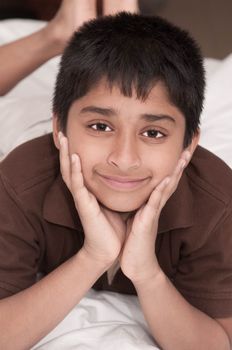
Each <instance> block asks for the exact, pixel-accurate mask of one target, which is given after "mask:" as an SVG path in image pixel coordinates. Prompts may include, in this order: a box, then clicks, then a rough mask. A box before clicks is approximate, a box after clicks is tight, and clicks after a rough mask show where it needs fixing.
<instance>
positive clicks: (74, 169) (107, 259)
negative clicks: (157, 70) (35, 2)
mask: <svg viewBox="0 0 232 350" xmlns="http://www.w3.org/2000/svg"><path fill="white" fill-rule="evenodd" d="M147 115H149V116H151V115H153V117H152V118H151V117H149V118H148V117H146V118H145V117H144V116H147ZM154 116H156V117H155V118H154ZM157 116H158V118H157ZM164 116H165V117H164ZM160 117H162V118H160ZM148 119H149V120H148ZM154 119H156V120H154ZM53 121H54V141H55V144H56V146H57V148H58V149H59V151H60V166H61V173H62V176H63V179H64V182H65V183H66V185H67V187H68V188H69V190H70V192H71V193H72V195H73V198H74V201H75V204H76V209H77V212H78V214H79V217H80V219H81V222H82V225H83V228H84V232H85V241H84V245H83V247H82V249H81V251H80V253H82V254H83V256H84V257H85V259H86V260H87V261H88V262H94V263H95V264H98V265H99V264H100V266H105V268H106V269H107V270H109V268H112V267H113V268H114V266H115V264H117V262H119V265H120V267H121V269H122V271H123V273H124V274H125V275H126V276H127V277H128V278H129V279H131V281H132V283H133V284H134V286H135V288H136V291H137V295H138V299H139V301H140V304H141V308H142V311H143V313H144V316H145V318H146V320H147V323H148V325H149V327H150V330H151V334H152V335H153V336H154V338H155V339H156V341H157V342H158V343H159V344H160V346H161V347H162V348H163V349H165V350H169V349H172V350H173V349H178V350H181V349H183V350H184V349H186V348H188V349H189V350H191V349H192V350H194V349H196V348H199V349H205V348H210V349H212V350H213V349H215V350H216V349H218V348H220V349H225V350H229V349H230V348H231V335H230V334H231V319H215V320H214V319H212V318H210V317H208V316H207V315H206V314H204V313H203V312H201V311H200V310H198V309H196V308H194V307H193V306H192V305H190V304H189V303H188V302H187V301H186V300H185V299H184V298H183V297H182V296H181V294H180V293H179V292H178V291H177V290H176V288H174V286H173V285H172V284H171V283H170V281H169V280H168V279H167V277H166V276H165V274H164V273H163V271H162V270H161V268H160V266H159V264H158V261H157V259H156V256H155V254H154V245H155V241H156V236H157V227H158V221H159V217H160V213H161V210H162V208H163V207H164V205H165V204H166V202H167V201H168V199H169V198H170V196H171V195H172V194H173V192H174V191H175V190H176V188H177V186H178V183H179V180H180V178H181V176H182V173H183V171H184V168H185V167H186V166H187V164H188V162H189V161H190V159H191V157H192V155H193V153H194V150H195V148H196V146H197V144H198V140H199V133H197V134H195V135H194V137H193V139H192V142H191V143H190V145H189V146H188V147H187V148H186V149H183V140H184V133H185V119H184V116H183V115H182V113H181V112H180V111H179V110H178V108H177V107H175V106H174V105H173V104H172V103H171V102H170V100H169V99H168V95H167V91H166V89H165V87H164V86H163V84H162V83H158V84H156V86H154V88H153V89H152V90H151V93H150V94H149V96H148V98H147V99H146V100H145V101H140V100H139V99H137V98H136V95H135V93H134V94H133V95H132V97H125V96H123V95H122V94H121V93H120V91H119V89H118V88H117V87H116V86H115V87H113V88H112V89H111V90H110V89H109V87H108V85H107V83H106V82H105V81H104V80H102V81H100V83H99V84H98V85H97V86H96V87H95V88H93V89H92V90H91V91H89V93H88V94H87V95H85V96H84V97H82V98H81V99H79V100H77V101H75V102H74V103H73V104H72V106H71V107H70V110H69V113H68V122H67V130H66V135H65V136H64V135H63V133H62V132H61V131H60V129H59V123H58V120H57V117H56V116H54V120H53ZM138 179H140V180H142V181H138ZM133 181H135V182H133ZM136 181H137V182H136ZM89 213H91V215H89ZM80 253H78V254H77V256H78V255H79V254H80ZM154 301H155V302H154ZM170 305H172V310H170ZM170 311H172V312H171V314H170ZM161 314H162V318H161V319H160V318H159V322H157V317H159V315H161ZM212 333H213V334H214V338H213V340H212V337H211V336H208V335H210V334H212ZM195 334H197V335H198V336H197V337H196V336H195Z"/></svg>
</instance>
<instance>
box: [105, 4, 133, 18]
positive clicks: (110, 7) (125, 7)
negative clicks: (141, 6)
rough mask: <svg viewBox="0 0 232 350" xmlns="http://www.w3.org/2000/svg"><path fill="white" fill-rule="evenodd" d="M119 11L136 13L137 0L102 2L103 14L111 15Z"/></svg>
mask: <svg viewBox="0 0 232 350" xmlns="http://www.w3.org/2000/svg"><path fill="white" fill-rule="evenodd" d="M120 11H127V12H138V1H137V0H104V1H103V14H104V15H113V14H115V13H117V12H120Z"/></svg>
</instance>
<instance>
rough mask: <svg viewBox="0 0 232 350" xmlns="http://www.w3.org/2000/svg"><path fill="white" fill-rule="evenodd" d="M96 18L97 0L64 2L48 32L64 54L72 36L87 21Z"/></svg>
mask: <svg viewBox="0 0 232 350" xmlns="http://www.w3.org/2000/svg"><path fill="white" fill-rule="evenodd" d="M95 17H96V0H63V1H62V3H61V6H60V8H59V10H58V12H57V13H56V15H55V17H54V18H53V19H52V20H51V21H50V22H49V23H48V25H47V27H46V31H47V32H48V34H49V35H51V36H52V37H53V38H54V41H56V42H57V49H58V50H59V53H62V51H63V49H64V47H65V45H66V44H67V42H68V40H69V39H70V37H71V36H72V34H73V33H74V32H75V31H76V30H77V29H78V28H79V27H80V26H81V25H82V24H83V23H84V22H86V21H88V20H90V19H92V18H95Z"/></svg>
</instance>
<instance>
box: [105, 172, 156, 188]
mask: <svg viewBox="0 0 232 350" xmlns="http://www.w3.org/2000/svg"><path fill="white" fill-rule="evenodd" d="M99 175H100V174H99ZM100 178H101V180H103V182H104V183H106V184H107V185H108V186H109V187H113V188H116V189H125V190H128V189H135V188H138V187H140V186H143V185H144V183H145V182H147V180H148V179H149V178H148V177H146V178H142V179H141V178H140V179H139V178H137V179H136V178H135V179H131V178H128V177H119V176H105V175H100Z"/></svg>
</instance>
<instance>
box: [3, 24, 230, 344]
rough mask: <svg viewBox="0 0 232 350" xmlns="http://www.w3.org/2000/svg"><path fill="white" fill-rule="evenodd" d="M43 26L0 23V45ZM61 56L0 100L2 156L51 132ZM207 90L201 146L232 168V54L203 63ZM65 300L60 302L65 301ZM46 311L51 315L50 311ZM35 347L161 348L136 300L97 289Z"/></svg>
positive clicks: (90, 292)
mask: <svg viewBox="0 0 232 350" xmlns="http://www.w3.org/2000/svg"><path fill="white" fill-rule="evenodd" d="M42 25H44V23H42V22H41V23H39V22H38V21H31V20H7V21H1V22H0V44H1V43H5V42H8V41H11V40H13V39H14V38H16V37H20V36H23V35H25V34H27V33H30V32H33V31H35V30H36V29H38V28H39V27H40V26H42ZM58 63H59V58H55V59H53V60H51V61H49V62H48V63H47V64H46V65H44V66H43V67H41V68H39V69H38V70H37V71H35V72H34V73H33V74H32V75H31V76H30V77H28V78H26V79H24V80H23V81H22V82H21V83H20V84H18V86H17V87H16V88H14V89H13V90H12V91H11V92H10V93H9V94H8V95H7V96H5V97H2V98H0V125H1V128H0V157H1V156H2V157H3V156H5V155H6V154H7V153H8V152H9V151H10V150H12V149H13V148H14V147H15V146H16V145H18V144H20V143H22V142H24V141H26V140H29V139H31V138H33V137H36V136H39V135H42V134H44V133H47V132H49V131H51V99H52V90H53V86H54V81H55V76H56V72H57V66H58ZM205 67H206V72H207V92H206V100H205V108H204V111H203V114H202V136H201V140H200V144H201V145H203V146H205V147H206V148H208V149H210V150H211V151H212V152H214V153H216V154H217V155H218V156H220V157H221V158H222V159H223V160H224V161H225V162H227V164H228V165H230V166H231V167H232V93H231V91H232V55H230V56H228V57H227V58H226V59H224V60H222V61H217V60H213V59H205ZM61 302H62V301H61ZM46 312H49V310H47V311H46ZM34 349H49V350H56V349H57V350H58V349H59V350H62V349H65V350H68V349H70V350H71V349H80V350H88V349H99V350H100V349H107V350H113V349H115V350H118V349H120V350H124V349H125V350H134V349H138V350H139V349H140V350H141V349H144V350H146V349H158V347H156V346H155V345H154V342H153V340H152V338H151V337H150V335H149V331H148V328H147V325H146V322H145V320H144V318H143V315H142V313H141V310H140V307H139V305H138V300H137V298H136V297H134V296H126V295H119V294H116V293H110V292H100V293H99V292H95V291H93V290H91V291H89V293H88V294H87V295H86V296H85V297H84V298H83V299H82V300H81V302H80V303H79V305H77V306H76V307H75V308H74V309H73V310H72V311H71V312H70V314H69V315H68V316H67V317H66V318H65V319H64V320H63V322H61V323H60V324H59V325H58V326H57V327H56V328H55V329H54V330H53V331H52V332H51V333H50V334H49V335H48V336H47V337H45V338H44V339H43V340H42V341H41V342H39V343H38V344H37V346H35V347H34Z"/></svg>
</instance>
